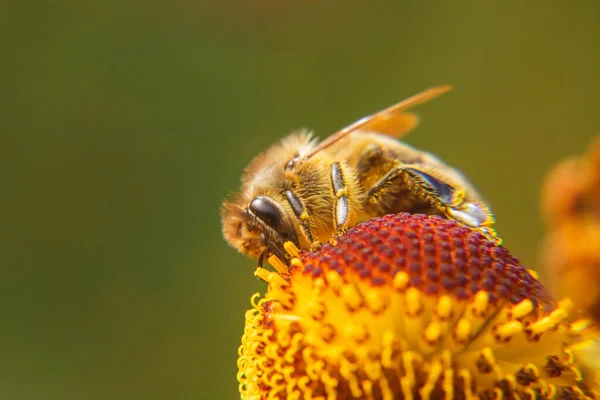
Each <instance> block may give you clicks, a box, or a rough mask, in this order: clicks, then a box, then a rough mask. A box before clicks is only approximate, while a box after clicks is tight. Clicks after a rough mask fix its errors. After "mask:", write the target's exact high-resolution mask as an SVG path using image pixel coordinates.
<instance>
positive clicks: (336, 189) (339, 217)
mask: <svg viewBox="0 0 600 400" xmlns="http://www.w3.org/2000/svg"><path fill="white" fill-rule="evenodd" d="M331 188H332V190H333V195H334V196H335V201H334V205H333V224H334V228H335V233H334V236H338V235H340V234H341V233H343V232H344V230H345V228H346V226H347V225H348V216H349V208H348V187H347V185H346V180H345V179H344V172H343V171H342V166H341V165H340V163H339V162H334V163H332V164H331Z"/></svg>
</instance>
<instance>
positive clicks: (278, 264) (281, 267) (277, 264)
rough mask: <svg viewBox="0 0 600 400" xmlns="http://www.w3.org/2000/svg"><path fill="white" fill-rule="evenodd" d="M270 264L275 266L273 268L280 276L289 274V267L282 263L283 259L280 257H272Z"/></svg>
mask: <svg viewBox="0 0 600 400" xmlns="http://www.w3.org/2000/svg"><path fill="white" fill-rule="evenodd" d="M268 261H269V264H271V265H272V266H273V268H275V270H276V271H277V272H279V273H280V274H287V273H288V267H287V265H285V263H284V262H283V261H281V259H280V258H279V257H277V256H276V255H274V254H273V255H271V257H269V260H268Z"/></svg>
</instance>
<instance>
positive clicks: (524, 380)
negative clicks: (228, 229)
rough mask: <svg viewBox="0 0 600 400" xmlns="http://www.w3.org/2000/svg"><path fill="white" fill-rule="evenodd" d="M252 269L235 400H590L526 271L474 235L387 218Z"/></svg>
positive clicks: (584, 332) (591, 385) (590, 385)
mask: <svg viewBox="0 0 600 400" xmlns="http://www.w3.org/2000/svg"><path fill="white" fill-rule="evenodd" d="M286 248H287V250H288V252H289V253H290V255H292V256H293V258H292V261H291V265H290V267H289V269H287V268H286V267H285V265H283V264H282V263H280V262H278V261H277V260H272V263H273V264H274V265H275V267H276V268H277V269H278V272H269V271H267V270H265V269H262V268H259V269H258V270H257V275H258V276H259V277H261V278H262V279H263V280H265V281H266V282H268V283H269V287H268V290H267V292H266V294H265V296H264V298H262V299H261V300H259V301H254V302H253V307H252V308H251V309H250V310H249V311H248V312H247V313H246V326H245V331H244V335H243V338H242V345H241V347H240V350H239V359H238V369H239V372H238V380H239V382H240V392H241V395H242V398H244V399H305V398H320V399H346V398H360V399H475V398H479V399H507V398H508V399H510V398H514V399H545V398H562V399H584V398H597V397H598V386H597V384H596V381H595V380H594V379H595V377H594V375H593V371H590V370H588V369H587V368H586V365H585V364H583V363H580V362H579V361H578V360H579V358H578V356H579V354H580V353H582V352H585V351H587V350H588V349H589V348H593V347H594V342H593V340H594V339H597V337H598V336H597V335H598V333H597V331H596V330H595V328H594V327H593V326H592V325H590V323H589V321H587V320H578V321H570V320H569V311H570V310H571V308H572V304H571V302H570V301H568V300H565V301H560V302H555V301H554V300H553V299H552V298H551V297H550V295H549V293H548V291H547V290H546V288H545V287H544V286H543V285H542V284H541V283H540V282H539V281H538V280H537V279H536V276H535V273H533V272H532V271H529V270H527V269H526V268H524V267H523V266H521V265H520V263H519V261H518V260H517V259H516V258H515V257H513V256H512V255H511V254H510V253H509V252H508V250H506V249H505V248H504V247H502V246H501V245H499V244H498V243H494V242H492V241H490V240H489V239H488V238H487V237H486V236H485V235H483V234H482V233H481V232H479V231H478V230H476V229H471V228H468V227H465V226H463V225H460V224H459V223H456V222H453V221H449V220H445V219H442V218H439V217H428V216H423V215H412V214H395V215H387V216H384V217H381V218H376V219H372V220H369V221H367V222H364V223H361V224H359V225H357V226H356V227H354V228H351V229H350V230H348V232H347V233H346V234H344V235H343V236H341V237H339V238H337V240H336V243H332V244H325V245H323V246H322V247H321V248H319V249H318V250H315V251H312V252H305V251H302V252H298V250H297V249H295V248H294V246H293V245H290V244H287V247H286Z"/></svg>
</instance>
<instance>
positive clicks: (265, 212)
mask: <svg viewBox="0 0 600 400" xmlns="http://www.w3.org/2000/svg"><path fill="white" fill-rule="evenodd" d="M248 209H249V210H250V212H251V213H252V214H254V215H255V216H256V217H257V218H260V219H261V220H262V221H263V222H264V223H266V224H267V225H269V226H270V227H271V228H273V229H274V230H275V231H276V232H281V229H282V217H281V212H280V211H279V209H278V208H277V206H276V205H275V204H273V201H272V200H271V199H269V198H268V197H264V196H261V197H257V198H255V199H254V200H252V201H251V202H250V205H249V206H248Z"/></svg>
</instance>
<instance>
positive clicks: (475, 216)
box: [367, 165, 493, 228]
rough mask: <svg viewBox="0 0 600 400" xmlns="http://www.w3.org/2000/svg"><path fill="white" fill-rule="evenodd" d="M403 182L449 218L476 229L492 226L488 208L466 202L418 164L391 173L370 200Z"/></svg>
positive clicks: (373, 190) (461, 194) (370, 193)
mask: <svg viewBox="0 0 600 400" xmlns="http://www.w3.org/2000/svg"><path fill="white" fill-rule="evenodd" d="M397 180H401V181H402V182H404V183H405V184H406V185H407V186H408V188H409V190H410V191H411V192H412V193H413V194H414V195H415V196H417V197H418V198H420V199H421V200H423V201H425V202H427V203H429V204H431V206H433V207H434V208H436V209H438V210H439V211H440V212H441V213H442V214H443V215H445V216H446V217H447V218H450V219H454V220H456V221H459V222H462V223H464V224H465V225H469V226H473V227H477V228H479V227H483V226H488V225H491V224H492V223H493V218H492V216H491V212H490V211H489V210H488V209H487V207H485V205H483V204H480V203H476V202H465V192H464V190H462V189H457V188H455V187H454V186H452V185H450V184H448V183H446V182H444V181H443V180H441V179H438V178H436V177H434V176H432V175H431V174H429V173H427V172H425V171H423V170H422V169H421V168H420V167H419V166H418V165H410V166H407V165H401V166H396V167H394V168H392V169H391V170H390V171H388V172H387V173H386V174H385V175H384V176H383V177H382V178H381V179H380V180H379V181H378V182H377V183H376V184H375V185H374V186H373V187H372V188H371V189H370V190H369V191H368V193H367V195H368V198H369V199H371V198H377V197H379V196H381V195H382V194H383V193H384V192H385V191H386V189H387V188H388V187H389V186H390V185H391V184H392V183H393V182H395V181H397Z"/></svg>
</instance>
